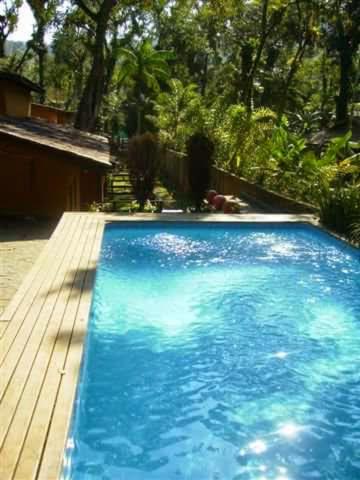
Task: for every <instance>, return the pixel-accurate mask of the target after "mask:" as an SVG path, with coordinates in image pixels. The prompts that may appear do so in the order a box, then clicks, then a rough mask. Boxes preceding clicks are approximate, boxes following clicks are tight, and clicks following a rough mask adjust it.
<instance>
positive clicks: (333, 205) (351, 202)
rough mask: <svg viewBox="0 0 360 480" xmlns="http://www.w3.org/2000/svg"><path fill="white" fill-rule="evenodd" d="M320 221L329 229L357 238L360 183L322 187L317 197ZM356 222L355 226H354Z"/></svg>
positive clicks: (359, 212)
mask: <svg viewBox="0 0 360 480" xmlns="http://www.w3.org/2000/svg"><path fill="white" fill-rule="evenodd" d="M319 206H320V220H321V221H322V222H323V224H324V225H326V226H328V227H329V228H331V229H333V230H335V231H337V232H339V233H340V234H344V235H347V236H351V235H353V237H354V238H356V235H357V238H359V233H360V232H359V218H360V183H358V184H354V185H346V186H342V187H341V186H339V185H337V186H335V187H331V186H329V184H327V183H326V184H324V185H323V186H322V189H321V192H320V196H319ZM356 221H357V222H358V223H357V226H356Z"/></svg>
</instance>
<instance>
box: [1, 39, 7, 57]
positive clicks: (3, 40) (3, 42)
mask: <svg viewBox="0 0 360 480" xmlns="http://www.w3.org/2000/svg"><path fill="white" fill-rule="evenodd" d="M5 42H6V37H3V36H1V35H0V58H4V57H5Z"/></svg>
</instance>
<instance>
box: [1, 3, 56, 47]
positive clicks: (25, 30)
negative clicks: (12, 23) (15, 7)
mask: <svg viewBox="0 0 360 480" xmlns="http://www.w3.org/2000/svg"><path fill="white" fill-rule="evenodd" d="M34 22H35V21H34V16H33V14H32V13H31V10H30V7H29V5H28V4H27V3H26V2H24V3H23V5H22V7H21V8H20V12H19V22H18V25H17V28H16V30H15V31H14V32H13V33H12V34H10V35H9V36H8V40H13V41H16V42H18V41H19V42H27V41H28V40H29V39H30V37H31V34H32V31H33V26H34ZM51 38H52V34H51V32H48V33H47V34H46V35H45V42H46V43H50V42H51Z"/></svg>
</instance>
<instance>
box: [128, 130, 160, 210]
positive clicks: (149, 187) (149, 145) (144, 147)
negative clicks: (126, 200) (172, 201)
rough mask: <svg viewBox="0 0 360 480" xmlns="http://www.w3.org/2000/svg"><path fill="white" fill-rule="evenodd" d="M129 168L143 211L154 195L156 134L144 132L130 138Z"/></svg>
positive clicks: (156, 153)
mask: <svg viewBox="0 0 360 480" xmlns="http://www.w3.org/2000/svg"><path fill="white" fill-rule="evenodd" d="M128 168H129V179H130V183H131V186H132V189H133V192H134V195H135V198H136V200H137V201H138V203H139V210H140V211H141V212H142V211H144V207H145V204H146V201H147V200H148V199H149V198H150V197H151V195H152V192H153V189H154V186H155V180H156V175H157V171H158V145H157V141H156V138H155V136H154V135H152V134H151V133H144V134H142V135H136V136H135V137H133V138H132V139H131V140H130V142H129V156H128Z"/></svg>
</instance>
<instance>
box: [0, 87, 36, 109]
mask: <svg viewBox="0 0 360 480" xmlns="http://www.w3.org/2000/svg"><path fill="white" fill-rule="evenodd" d="M30 111H31V93H30V92H29V91H28V90H27V89H26V88H24V87H21V86H20V85H17V84H16V83H13V82H9V81H8V80H0V115H8V116H10V117H20V118H24V117H30Z"/></svg>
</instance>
